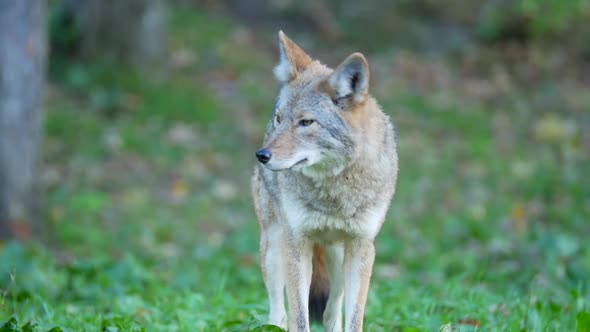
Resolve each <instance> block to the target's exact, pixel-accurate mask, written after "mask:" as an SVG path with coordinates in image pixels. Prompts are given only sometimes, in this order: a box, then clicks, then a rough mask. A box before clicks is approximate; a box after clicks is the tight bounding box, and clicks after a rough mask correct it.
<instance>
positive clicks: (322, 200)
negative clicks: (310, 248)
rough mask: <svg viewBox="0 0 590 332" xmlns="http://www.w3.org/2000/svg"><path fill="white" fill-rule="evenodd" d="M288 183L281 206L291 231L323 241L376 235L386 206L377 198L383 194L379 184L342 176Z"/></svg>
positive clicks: (347, 175) (348, 175) (381, 185)
mask: <svg viewBox="0 0 590 332" xmlns="http://www.w3.org/2000/svg"><path fill="white" fill-rule="evenodd" d="M289 180H290V181H288V182H289V184H290V185H288V186H286V188H287V190H284V191H282V193H281V205H282V209H283V211H284V213H285V218H286V221H287V222H288V223H289V226H290V227H291V229H293V230H294V231H296V232H301V233H304V234H307V235H310V236H313V237H316V238H318V239H320V240H326V241H333V240H334V241H335V240H340V239H342V238H343V237H347V236H363V237H368V238H373V237H374V236H375V235H376V234H377V232H378V230H379V228H380V226H381V222H382V220H383V217H384V215H385V212H386V210H387V207H388V205H389V202H388V201H384V200H383V199H381V198H380V197H379V194H380V193H381V194H383V191H384V190H385V191H387V188H383V187H384V185H383V184H379V185H376V183H375V181H372V179H371V178H370V177H361V178H359V177H353V176H352V175H350V174H346V173H344V174H342V175H340V176H338V177H335V178H331V179H324V180H321V181H313V180H311V179H309V178H305V177H301V176H299V177H294V178H292V179H289Z"/></svg>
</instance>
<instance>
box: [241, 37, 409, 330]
mask: <svg viewBox="0 0 590 332" xmlns="http://www.w3.org/2000/svg"><path fill="white" fill-rule="evenodd" d="M279 48H280V51H281V61H280V63H279V65H278V66H277V67H276V68H275V76H276V77H277V79H278V80H279V81H281V83H282V84H283V85H282V87H281V90H280V92H279V97H278V98H277V105H276V107H275V110H274V112H273V117H272V118H271V120H270V122H269V124H268V126H267V130H266V135H265V138H264V144H263V149H261V151H265V154H266V155H268V156H270V157H269V159H267V160H264V165H262V164H261V165H259V166H257V167H256V169H255V172H254V176H253V179H252V180H253V181H252V192H253V195H254V205H255V207H256V215H257V217H258V220H259V225H260V235H261V239H260V255H261V268H262V274H263V277H264V281H265V284H266V288H267V291H268V296H269V303H270V313H269V322H270V323H271V324H275V325H279V326H281V327H283V328H286V327H287V325H288V326H289V331H304V332H307V331H309V309H314V308H315V309H317V308H320V310H321V309H322V308H323V306H324V305H325V306H326V308H325V310H324V312H323V324H324V330H325V331H332V332H339V331H342V306H344V313H345V317H344V318H345V324H344V327H345V331H347V332H352V331H362V328H363V317H364V308H365V304H366V301H367V294H368V289H369V283H370V278H371V271H372V268H373V261H374V258H375V248H374V245H373V241H374V239H375V236H376V235H377V233H378V232H379V229H380V228H381V224H382V223H383V221H384V219H385V214H386V212H387V209H388V207H389V203H390V200H391V197H392V196H393V194H394V192H395V184H396V179H397V170H398V161H397V152H396V143H395V133H394V130H393V126H392V124H391V122H390V120H389V118H388V117H387V115H385V114H384V113H383V112H382V111H381V109H380V107H379V105H378V104H377V102H376V101H375V99H373V98H372V97H371V96H370V95H369V94H368V80H369V69H368V68H369V67H368V63H367V61H366V59H365V58H364V56H362V55H361V54H360V53H354V54H352V55H351V56H349V57H348V58H347V59H346V60H344V61H343V62H342V64H341V65H340V66H338V67H337V68H336V69H335V70H332V69H330V68H328V67H326V66H324V65H322V64H321V63H319V62H318V61H314V60H312V59H311V57H309V56H308V55H307V54H305V52H304V51H303V50H302V49H301V48H299V47H298V46H297V45H296V44H295V43H293V42H292V41H291V40H290V39H289V38H287V37H286V36H285V35H284V34H283V33H282V32H280V33H279ZM277 115H279V116H277ZM302 120H305V121H306V122H305V123H306V124H302ZM328 280H329V281H328ZM328 288H329V290H328ZM285 289H286V294H287V302H288V313H289V314H288V320H287V312H286V311H285V307H284V296H285V294H284V290H285ZM328 293H329V296H328V298H327V302H326V295H327V294H328ZM312 307H313V308H312Z"/></svg>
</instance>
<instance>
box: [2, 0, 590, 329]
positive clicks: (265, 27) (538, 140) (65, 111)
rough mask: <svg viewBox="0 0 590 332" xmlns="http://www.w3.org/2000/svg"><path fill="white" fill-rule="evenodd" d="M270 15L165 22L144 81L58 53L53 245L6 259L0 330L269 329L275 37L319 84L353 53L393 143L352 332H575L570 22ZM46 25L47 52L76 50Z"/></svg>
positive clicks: (281, 9) (579, 113)
mask: <svg viewBox="0 0 590 332" xmlns="http://www.w3.org/2000/svg"><path fill="white" fill-rule="evenodd" d="M184 2H186V3H192V2H193V1H188V0H187V1H184ZM271 2H272V3H273V4H266V5H265V6H266V7H264V6H263V7H264V8H263V9H264V10H265V13H266V12H268V15H269V16H268V21H260V20H259V21H258V22H256V24H254V23H251V22H252V21H250V20H249V18H248V17H247V16H248V15H246V13H244V12H240V10H239V9H240V8H239V7H237V5H236V6H234V7H231V6H232V5H233V2H230V1H223V2H220V1H199V4H198V5H194V4H185V6H184V7H178V8H176V7H174V8H173V10H172V12H171V16H170V27H169V32H170V35H169V43H170V45H169V46H170V56H169V58H168V59H167V62H166V63H164V64H162V65H161V66H159V67H149V68H139V67H131V66H126V65H124V64H121V63H118V62H115V61H112V60H108V59H93V60H92V61H88V60H85V59H81V58H79V57H77V56H75V55H70V54H69V53H68V52H60V51H58V50H57V49H55V48H54V51H53V52H52V57H53V58H52V62H51V63H52V67H51V71H52V75H51V81H50V82H49V85H50V88H49V91H48V101H47V113H46V122H45V132H46V140H45V145H44V164H43V165H44V167H43V170H42V173H41V178H42V183H43V187H44V189H45V191H46V193H47V197H46V201H45V207H46V209H45V217H46V220H47V222H48V224H49V228H50V229H51V232H52V234H51V237H50V238H51V242H50V243H49V244H48V245H40V244H26V245H23V244H18V243H3V244H0V325H2V324H3V325H4V326H7V328H13V329H17V330H18V329H21V330H24V329H25V326H26V325H27V324H28V325H29V326H30V328H31V329H35V327H34V326H37V327H36V330H37V331H47V330H49V329H55V331H58V330H60V329H61V328H63V330H64V331H68V330H69V331H93V330H101V331H143V330H145V331H191V332H192V331H250V330H252V331H273V330H277V328H276V327H271V326H267V325H263V322H264V321H265V319H266V315H267V310H268V308H267V303H266V294H265V290H264V286H263V283H262V278H261V274H260V271H259V268H258V263H257V260H258V256H257V251H258V234H257V226H256V220H255V217H254V213H253V209H252V203H251V197H250V189H249V180H250V175H251V170H252V166H253V165H254V158H253V151H255V150H256V148H257V147H258V145H259V144H260V141H261V140H262V135H263V130H264V127H265V125H266V121H267V120H268V118H269V116H270V114H271V110H272V105H273V100H274V97H275V93H276V91H277V86H276V83H275V82H274V81H273V78H272V73H271V71H272V67H273V66H274V65H275V63H276V61H277V58H276V56H277V52H276V45H275V38H276V37H275V33H276V30H277V29H278V28H285V26H286V27H287V28H285V30H286V32H287V33H289V34H290V36H291V37H292V38H293V39H294V40H295V41H297V42H298V43H299V42H300V41H301V44H302V45H304V47H305V48H306V49H310V50H312V51H310V53H311V54H312V55H314V56H316V55H317V56H318V57H319V58H320V59H322V61H324V55H325V59H326V60H325V61H326V63H329V64H335V63H337V61H338V60H341V59H342V58H344V57H345V56H346V52H350V51H352V50H355V51H356V50H360V51H363V52H365V54H366V55H367V56H368V58H369V61H370V63H371V68H372V75H371V77H372V88H371V89H372V93H373V94H374V95H375V96H376V97H377V99H378V100H379V101H380V103H381V104H382V105H383V107H384V109H385V110H386V111H387V113H388V114H389V115H390V116H391V117H392V119H393V120H394V122H395V124H396V127H397V130H398V140H399V149H400V161H401V171H400V172H401V173H400V179H399V183H398V190H397V193H396V197H395V198H394V200H393V203H392V208H391V211H390V212H389V214H388V216H387V221H386V223H385V225H384V228H383V230H382V232H381V233H380V235H379V237H378V238H377V244H376V248H377V261H376V264H375V270H374V277H373V282H372V286H371V293H370V296H369V301H368V307H367V318H366V327H365V328H366V329H367V330H368V331H392V330H394V331H433V330H434V331H436V330H442V331H452V330H458V331H476V330H477V331H480V330H486V331H521V330H524V331H540V330H542V331H574V330H575V329H577V330H578V331H585V329H587V326H588V323H587V322H588V319H587V318H588V313H589V312H590V290H589V289H588V286H589V285H588V281H589V280H590V248H589V247H588V246H587V245H586V243H587V238H588V235H589V234H590V229H589V223H588V221H589V218H590V205H588V204H589V199H590V178H588V176H586V174H587V170H588V169H590V158H589V156H590V136H589V135H588V133H590V98H589V97H588V93H587V84H586V83H585V82H586V81H585V79H587V77H585V76H584V75H585V74H584V71H583V70H582V69H580V68H585V67H584V66H585V63H584V62H583V60H580V59H573V58H570V57H568V56H566V55H564V54H569V51H570V48H569V47H572V49H575V47H576V46H575V43H573V40H575V39H569V38H561V37H562V36H564V35H565V36H570V34H569V33H568V31H569V30H568V29H574V28H575V29H577V28H580V31H583V30H584V29H585V28H586V27H585V26H578V25H574V23H575V22H577V20H579V19H582V17H583V16H584V15H587V12H588V11H587V8H586V7H585V6H584V4H583V3H581V2H578V1H572V2H563V3H557V2H554V1H548V2H543V1H533V2H530V1H512V2H508V1H504V2H503V1H473V2H464V1H458V0H457V1H449V2H441V1H433V0H420V1H409V0H407V1H394V2H383V1H377V0H368V1H367V2H366V3H362V4H361V3H359V2H352V1H344V2H340V3H339V4H338V5H336V4H332V2H331V1H325V2H318V3H319V4H323V5H324V6H326V7H325V8H324V9H326V8H327V9H330V12H332V13H333V15H332V19H333V20H334V22H335V24H334V25H333V26H332V25H330V26H331V27H332V28H333V27H336V28H337V29H338V30H340V32H338V33H336V34H335V35H332V34H330V33H322V32H321V31H323V30H322V29H331V28H330V26H329V27H327V28H326V27H324V28H320V27H319V25H317V23H313V22H316V21H317V20H318V19H319V18H317V17H316V18H309V17H308V16H309V15H312V13H311V12H310V10H309V9H306V8H305V6H306V2H294V1H271ZM242 3H246V2H242ZM269 3H270V2H269ZM572 3H578V5H577V6H581V7H576V8H578V9H576V10H574V9H572V8H574V7H568V6H570V5H571V6H574V5H572ZM242 5H243V4H242ZM257 5H259V4H258V2H256V1H252V2H248V5H247V7H251V8H247V9H248V10H250V11H253V12H256V10H257V8H256V6H257ZM316 5H317V4H316ZM545 5H546V6H555V7H544V6H545ZM224 6H226V7H225V8H224ZM243 6H244V5H243ZM261 6H262V5H261ZM289 6H293V7H289ZM507 6H508V7H507ZM560 6H565V7H568V8H565V7H564V8H561V7H560ZM210 7H212V8H210ZM220 7H221V9H219V8H220ZM558 7H559V8H561V9H559V8H558ZM289 8H291V9H289ZM313 8H315V9H316V10H318V8H317V7H313ZM506 8H509V10H506V11H505V10H504V9H506ZM547 8H551V11H555V12H556V13H557V12H560V13H562V12H563V14H560V15H557V16H559V17H563V18H560V19H559V20H557V19H556V18H554V17H550V18H549V17H546V16H547V15H544V14H543V15H542V13H544V12H545V11H546V10H548V9H547ZM320 9H321V8H320ZM394 9H395V10H394ZM273 13H279V14H277V15H278V17H279V19H278V20H275V21H273V19H274V18H275V16H273V15H274V14H273ZM58 14H59V12H58V13H54V14H53V15H56V16H57V17H59V15H58ZM60 15H61V14H60ZM321 17H324V18H326V16H321ZM321 17H320V18H321ZM327 17H330V16H329V15H328V16H327ZM504 17H520V18H523V17H528V18H526V19H524V20H521V19H520V18H519V19H516V21H517V22H520V23H519V24H521V25H518V24H517V27H518V29H521V30H522V29H523V28H522V27H523V26H524V27H526V28H524V30H523V31H525V33H524V35H523V36H524V37H526V38H525V40H526V42H524V43H516V44H518V45H519V46H518V47H513V46H506V45H504V44H505V42H506V41H514V39H511V38H512V37H509V38H507V39H503V38H504V37H502V34H504V33H505V32H501V33H500V31H506V30H510V29H511V28H507V27H505V25H510V24H512V23H507V22H505V21H502V20H503V19H504ZM545 19H547V20H548V21H547V22H544V23H540V22H537V23H534V22H536V21H539V20H540V21H543V20H545ZM60 20H61V19H60ZM560 20H561V22H562V23H558V21H560ZM57 21H59V20H57ZM306 22H307V23H309V24H305V23H306ZM60 24H61V23H60ZM522 24H524V25H522ZM576 24H577V23H576ZM57 26H58V27H52V31H51V34H53V35H54V36H53V37H52V38H53V40H54V41H55V40H59V39H60V38H63V40H65V42H63V44H65V45H68V43H69V40H75V38H74V37H75V33H73V34H72V36H74V37H72V38H70V37H68V33H67V32H63V36H62V35H61V34H62V32H60V30H59V29H67V25H66V26H65V27H59V24H58V25H57ZM515 29H516V28H515ZM291 30H293V33H291ZM514 31H516V30H514ZM514 31H512V32H508V36H509V35H510V34H514ZM580 33H581V32H580ZM560 34H564V35H560ZM447 37H449V38H447ZM553 38H555V39H553ZM560 38H561V40H562V41H563V43H555V41H554V40H560ZM572 38H574V37H573V35H572ZM482 39H483V40H485V45H482V44H480V41H481V40H482ZM570 42H571V43H572V44H570ZM59 43H60V42H58V45H59ZM510 43H511V42H508V43H507V44H510ZM74 45H75V44H74ZM449 45H450V46H449ZM556 46H563V48H559V47H558V48H557V49H555V48H556ZM58 47H59V46H58ZM68 47H69V46H68ZM73 47H74V48H75V46H73ZM66 49H67V47H66ZM449 50H452V51H453V52H449ZM74 54H75V52H74ZM25 322H26V323H25ZM29 322H30V323H29ZM23 323H25V325H23ZM314 329H315V330H316V331H317V330H318V326H314Z"/></svg>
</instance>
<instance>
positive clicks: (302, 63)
mask: <svg viewBox="0 0 590 332" xmlns="http://www.w3.org/2000/svg"><path fill="white" fill-rule="evenodd" d="M279 51H280V53H281V58H280V62H279V64H278V65H277V66H276V67H275V69H274V74H275V77H276V78H277V80H278V81H279V82H281V83H289V82H290V81H292V80H293V79H295V77H297V74H298V73H300V72H301V71H303V70H304V69H305V68H306V67H307V66H308V65H309V64H310V63H311V62H312V59H311V57H310V56H309V55H307V53H305V51H303V50H302V49H301V48H300V47H299V46H297V44H295V43H294V42H293V41H292V40H291V39H289V37H287V35H285V34H284V33H283V31H282V30H281V31H279Z"/></svg>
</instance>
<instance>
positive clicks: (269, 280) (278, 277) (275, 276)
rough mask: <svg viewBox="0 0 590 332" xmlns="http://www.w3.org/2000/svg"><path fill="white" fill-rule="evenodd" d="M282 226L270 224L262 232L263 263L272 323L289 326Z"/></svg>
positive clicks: (284, 326) (283, 326)
mask: <svg viewBox="0 0 590 332" xmlns="http://www.w3.org/2000/svg"><path fill="white" fill-rule="evenodd" d="M282 233H283V231H282V227H281V225H279V224H278V223H276V224H273V225H270V226H269V228H268V229H267V230H265V231H264V232H263V233H262V234H261V240H262V241H261V246H260V247H261V256H262V257H261V263H262V271H263V276H264V282H265V284H266V290H267V292H268V302H269V305H270V313H269V318H268V321H269V323H270V324H273V325H277V326H280V327H281V328H286V327H287V311H286V310H285V278H286V271H285V269H286V262H285V254H284V252H285V251H284V248H283V244H284V243H283V241H284V239H283V235H282Z"/></svg>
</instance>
